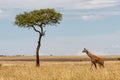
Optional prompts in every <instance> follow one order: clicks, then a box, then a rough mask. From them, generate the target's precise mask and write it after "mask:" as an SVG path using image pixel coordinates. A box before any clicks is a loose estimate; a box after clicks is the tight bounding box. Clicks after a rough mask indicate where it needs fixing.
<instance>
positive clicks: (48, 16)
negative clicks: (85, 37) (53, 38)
mask: <svg viewBox="0 0 120 80" xmlns="http://www.w3.org/2000/svg"><path fill="white" fill-rule="evenodd" d="M15 19H16V20H15V24H16V25H18V26H20V27H25V28H30V27H34V26H39V27H44V26H46V25H56V24H59V23H60V21H61V19H62V14H61V13H59V12H56V11H55V10H54V9H49V8H48V9H40V10H34V11H31V12H24V13H23V14H19V15H17V16H16V18H15Z"/></svg>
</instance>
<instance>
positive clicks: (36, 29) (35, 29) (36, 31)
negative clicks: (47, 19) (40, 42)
mask: <svg viewBox="0 0 120 80" xmlns="http://www.w3.org/2000/svg"><path fill="white" fill-rule="evenodd" d="M32 28H33V29H34V31H35V32H38V33H41V32H40V31H39V30H37V29H36V28H35V27H34V26H33V27H32Z"/></svg>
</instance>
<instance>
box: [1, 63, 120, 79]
mask: <svg viewBox="0 0 120 80" xmlns="http://www.w3.org/2000/svg"><path fill="white" fill-rule="evenodd" d="M89 68H90V62H89V61H86V62H41V67H39V68H36V67H35V63H34V62H24V63H22V62H12V63H11V62H7V63H6V62H1V66H0V80H120V62H119V61H106V62H105V68H104V69H94V68H93V70H90V69H89Z"/></svg>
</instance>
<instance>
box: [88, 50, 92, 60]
mask: <svg viewBox="0 0 120 80" xmlns="http://www.w3.org/2000/svg"><path fill="white" fill-rule="evenodd" d="M86 54H87V55H88V56H89V57H90V58H91V59H92V58H93V54H92V53H90V52H89V51H87V52H86Z"/></svg>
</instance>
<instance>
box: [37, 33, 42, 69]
mask: <svg viewBox="0 0 120 80" xmlns="http://www.w3.org/2000/svg"><path fill="white" fill-rule="evenodd" d="M41 38H42V35H41V34H39V40H38V45H37V48H36V66H37V67H39V66H40V61H39V60H40V59H39V50H40V47H41Z"/></svg>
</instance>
